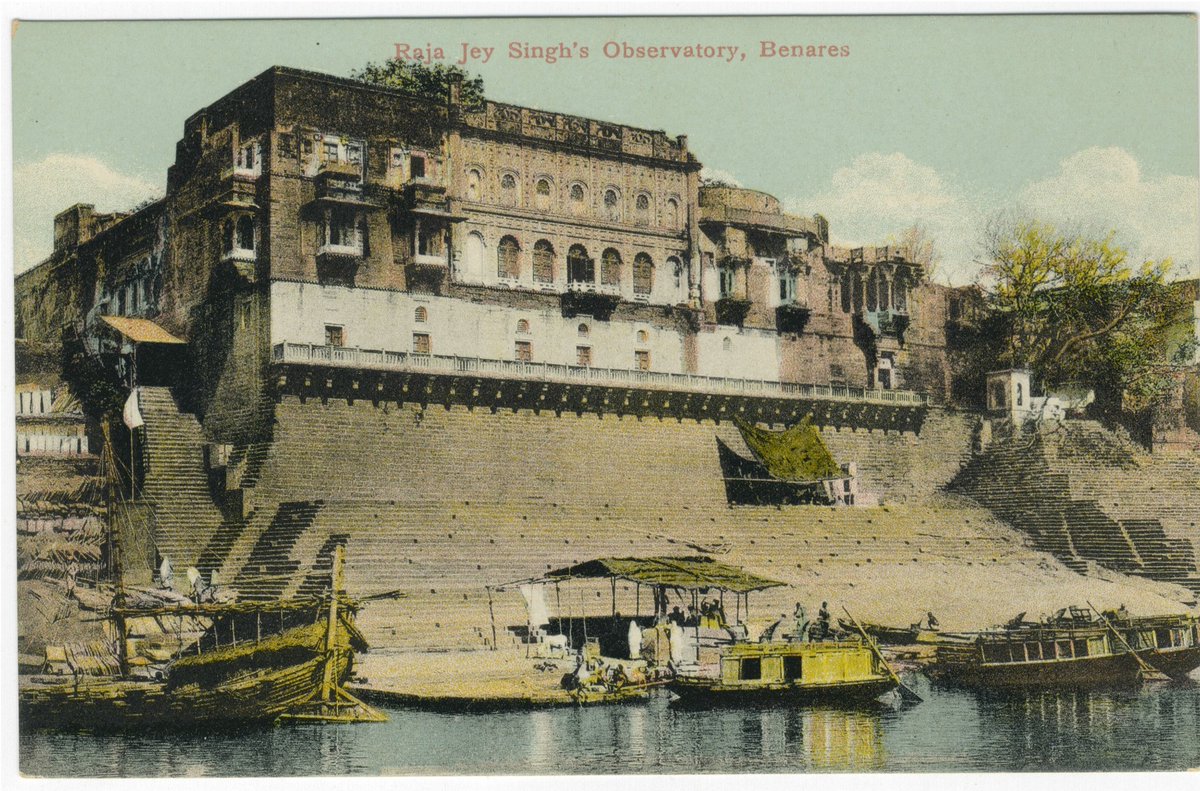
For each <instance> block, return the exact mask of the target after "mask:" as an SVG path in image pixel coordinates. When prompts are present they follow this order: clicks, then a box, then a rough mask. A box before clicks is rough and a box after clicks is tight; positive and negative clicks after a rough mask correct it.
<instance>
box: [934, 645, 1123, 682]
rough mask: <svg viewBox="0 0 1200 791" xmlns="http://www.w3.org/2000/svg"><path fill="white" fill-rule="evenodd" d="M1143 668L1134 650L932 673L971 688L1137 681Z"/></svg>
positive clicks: (939, 669) (975, 665)
mask: <svg viewBox="0 0 1200 791" xmlns="http://www.w3.org/2000/svg"><path fill="white" fill-rule="evenodd" d="M1140 670H1141V668H1140V666H1139V665H1138V663H1137V660H1135V659H1134V658H1133V655H1132V654H1128V653H1124V654H1111V655H1107V656H1099V657H1086V658H1082V659H1070V660H1065V659H1064V660H1058V661H1052V662H1051V661H1046V662H1008V663H996V664H983V663H969V664H968V663H963V664H938V665H934V666H933V667H931V668H930V669H929V671H928V675H929V676H930V678H931V679H933V680H934V681H937V682H938V683H942V684H946V685H949V686H959V687H970V688H980V689H983V688H988V689H991V688H1005V689H1015V688H1033V689H1038V688H1042V689H1044V688H1048V687H1063V688H1088V687H1106V686H1124V685H1133V684H1137V683H1138V680H1139V676H1138V673H1139V671H1140Z"/></svg>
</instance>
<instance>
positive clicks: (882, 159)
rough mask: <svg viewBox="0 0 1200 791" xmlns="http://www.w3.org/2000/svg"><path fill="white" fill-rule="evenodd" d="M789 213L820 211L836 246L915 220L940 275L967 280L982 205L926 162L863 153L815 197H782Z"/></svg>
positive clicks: (885, 235)
mask: <svg viewBox="0 0 1200 791" xmlns="http://www.w3.org/2000/svg"><path fill="white" fill-rule="evenodd" d="M786 203H787V205H788V208H789V211H794V212H795V213H798V214H805V215H808V214H821V215H824V216H825V217H826V218H827V219H828V220H829V233H830V236H831V237H832V241H833V242H834V243H835V244H838V245H850V246H856V245H871V244H883V243H885V242H887V241H888V240H890V239H895V238H896V237H898V236H899V235H900V234H902V233H903V232H904V230H905V229H907V228H909V227H910V226H912V225H913V224H914V223H920V224H921V225H922V226H924V227H925V229H926V231H927V232H928V233H929V235H930V236H932V237H933V239H934V240H935V241H936V243H937V246H938V249H939V250H940V252H941V257H942V265H941V270H942V273H943V274H942V277H943V278H947V277H948V278H950V279H951V280H952V281H954V282H965V281H969V280H970V279H971V278H972V277H973V274H974V269H975V267H974V265H973V264H972V263H971V262H972V260H973V258H974V257H975V245H976V239H977V237H978V231H979V229H980V227H981V220H982V218H983V217H984V216H986V215H985V213H984V212H985V209H984V207H983V206H982V205H981V202H980V200H979V199H972V198H971V197H969V196H968V195H966V194H965V192H964V191H963V190H962V189H960V188H959V187H958V186H957V185H955V184H954V183H953V182H952V181H951V180H949V179H947V178H944V177H943V176H942V175H940V174H939V173H938V172H937V171H936V170H934V169H933V168H931V167H929V166H928V165H922V164H920V163H918V162H914V161H913V160H912V159H910V158H908V157H907V156H905V155H904V154H900V153H894V154H882V153H869V154H861V155H859V156H857V157H855V159H854V161H853V162H851V163H850V165H848V166H847V167H843V168H839V169H838V170H836V171H835V172H834V174H833V177H832V180H831V183H830V186H829V188H828V189H827V190H825V191H824V192H823V193H821V194H819V195H816V196H815V197H813V198H811V199H808V200H804V201H800V200H795V199H792V200H788V201H786Z"/></svg>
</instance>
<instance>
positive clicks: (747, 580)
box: [534, 556, 786, 593]
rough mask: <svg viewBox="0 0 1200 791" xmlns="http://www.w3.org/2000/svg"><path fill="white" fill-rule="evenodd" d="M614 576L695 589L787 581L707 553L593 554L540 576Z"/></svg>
mask: <svg viewBox="0 0 1200 791" xmlns="http://www.w3.org/2000/svg"><path fill="white" fill-rule="evenodd" d="M608 577H614V578H617V579H625V580H629V581H630V582H636V583H639V584H641V585H664V586H666V587H669V588H683V589H685V590H697V589H701V588H721V589H724V590H727V591H733V592H735V593H749V592H750V591H757V590H764V589H766V588H775V587H778V586H781V585H784V584H786V583H783V582H778V581H776V580H772V579H767V578H766V577H760V576H758V575H756V574H750V573H749V572H746V571H743V570H742V569H739V568H736V567H734V566H727V565H725V564H724V563H718V562H717V561H715V560H713V559H712V558H709V557H703V556H693V557H648V558H596V559H595V560H589V561H587V562H585V563H577V564H575V565H574V566H568V567H567V568H563V569H558V570H557V571H551V572H549V573H547V574H546V575H545V576H544V577H542V578H541V579H540V580H534V581H542V582H555V581H558V580H566V579H572V578H574V579H579V578H591V579H603V578H608Z"/></svg>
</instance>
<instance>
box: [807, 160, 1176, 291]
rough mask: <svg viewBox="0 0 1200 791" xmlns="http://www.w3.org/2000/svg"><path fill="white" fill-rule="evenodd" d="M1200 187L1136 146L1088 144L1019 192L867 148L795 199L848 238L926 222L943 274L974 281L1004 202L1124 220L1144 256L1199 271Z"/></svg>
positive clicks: (1115, 222) (889, 234)
mask: <svg viewBox="0 0 1200 791" xmlns="http://www.w3.org/2000/svg"><path fill="white" fill-rule="evenodd" d="M1198 195H1200V185H1198V182H1197V179H1196V178H1194V177H1188V176H1174V175H1164V176H1159V177H1155V178H1148V177H1146V175H1145V174H1144V173H1142V171H1141V167H1140V166H1139V164H1138V161H1137V159H1136V158H1135V157H1134V156H1133V155H1132V154H1130V153H1129V152H1128V151H1125V150H1124V149H1121V148H1088V149H1084V150H1082V151H1079V152H1076V153H1074V154H1072V155H1071V156H1069V157H1067V158H1065V159H1064V160H1062V162H1061V163H1059V170H1058V172H1057V173H1055V174H1053V175H1050V176H1048V177H1047V178H1044V179H1040V180H1035V181H1031V182H1028V183H1026V184H1025V186H1024V187H1022V188H1021V189H1020V190H1018V191H1017V193H1016V194H1015V195H1011V196H998V195H993V194H989V193H986V192H983V191H980V190H969V189H966V188H965V187H964V186H963V185H961V184H959V183H957V182H956V181H955V180H954V178H953V177H950V176H946V175H944V174H942V173H939V172H938V171H936V170H934V169H933V168H931V167H929V166H928V165H923V164H921V163H919V162H915V161H913V160H912V159H910V158H909V157H907V156H905V155H904V154H900V153H894V154H883V153H868V154H861V155H859V156H858V157H856V158H855V159H854V161H853V162H851V163H850V164H849V165H848V166H846V167H842V168H839V169H838V170H837V171H835V172H834V174H833V177H832V178H831V180H830V184H829V187H828V188H826V189H825V190H824V191H823V192H821V193H820V194H818V195H816V196H814V197H812V198H811V199H805V200H798V199H791V200H788V201H786V204H787V206H788V210H789V211H792V212H795V213H797V214H804V215H809V214H814V213H819V214H822V215H824V216H825V217H826V218H827V219H828V220H829V230H830V236H832V237H833V241H834V243H835V244H839V245H870V244H882V243H884V242H887V241H888V240H889V239H893V238H895V237H897V236H898V235H900V234H901V233H902V232H903V231H904V229H906V228H908V227H909V226H911V225H913V224H914V223H920V224H921V225H923V226H924V227H925V229H926V230H927V231H928V233H929V235H930V236H931V237H932V238H933V239H934V240H935V242H936V243H937V246H938V249H939V250H940V251H941V254H942V264H941V278H942V279H947V280H949V281H950V282H954V283H964V282H969V281H971V280H973V279H974V277H975V274H976V272H977V270H978V265H977V264H976V263H975V262H976V260H977V259H978V258H979V255H980V247H979V244H980V239H981V235H982V232H983V230H984V228H985V225H986V223H987V220H988V218H989V217H991V216H993V215H994V214H995V213H996V212H997V211H998V210H999V209H1000V208H1001V207H1009V208H1010V209H1011V210H1012V211H1013V212H1014V213H1015V214H1017V215H1018V216H1023V215H1029V216H1033V217H1037V218H1039V219H1042V220H1045V221H1047V222H1051V223H1054V224H1058V225H1062V226H1069V227H1079V228H1081V229H1082V230H1084V231H1087V232H1093V233H1104V232H1107V231H1109V230H1116V231H1117V233H1118V239H1119V241H1120V243H1122V244H1124V245H1126V246H1128V247H1129V249H1130V250H1131V251H1132V252H1133V253H1134V254H1135V255H1136V256H1140V257H1145V258H1156V259H1157V258H1172V259H1174V260H1175V262H1176V263H1177V264H1179V265H1180V267H1181V270H1182V271H1183V272H1190V274H1191V275H1192V276H1196V275H1197V274H1200V266H1198V264H1197V260H1198V258H1200V208H1198V205H1197V201H1198Z"/></svg>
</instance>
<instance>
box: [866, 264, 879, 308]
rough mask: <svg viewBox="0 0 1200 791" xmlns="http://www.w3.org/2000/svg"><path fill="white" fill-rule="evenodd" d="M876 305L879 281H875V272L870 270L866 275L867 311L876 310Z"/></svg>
mask: <svg viewBox="0 0 1200 791" xmlns="http://www.w3.org/2000/svg"><path fill="white" fill-rule="evenodd" d="M878 305H879V283H878V282H877V279H876V277H875V273H874V272H872V273H871V274H870V275H868V276H867V311H868V312H870V311H874V310H877V309H878Z"/></svg>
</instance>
